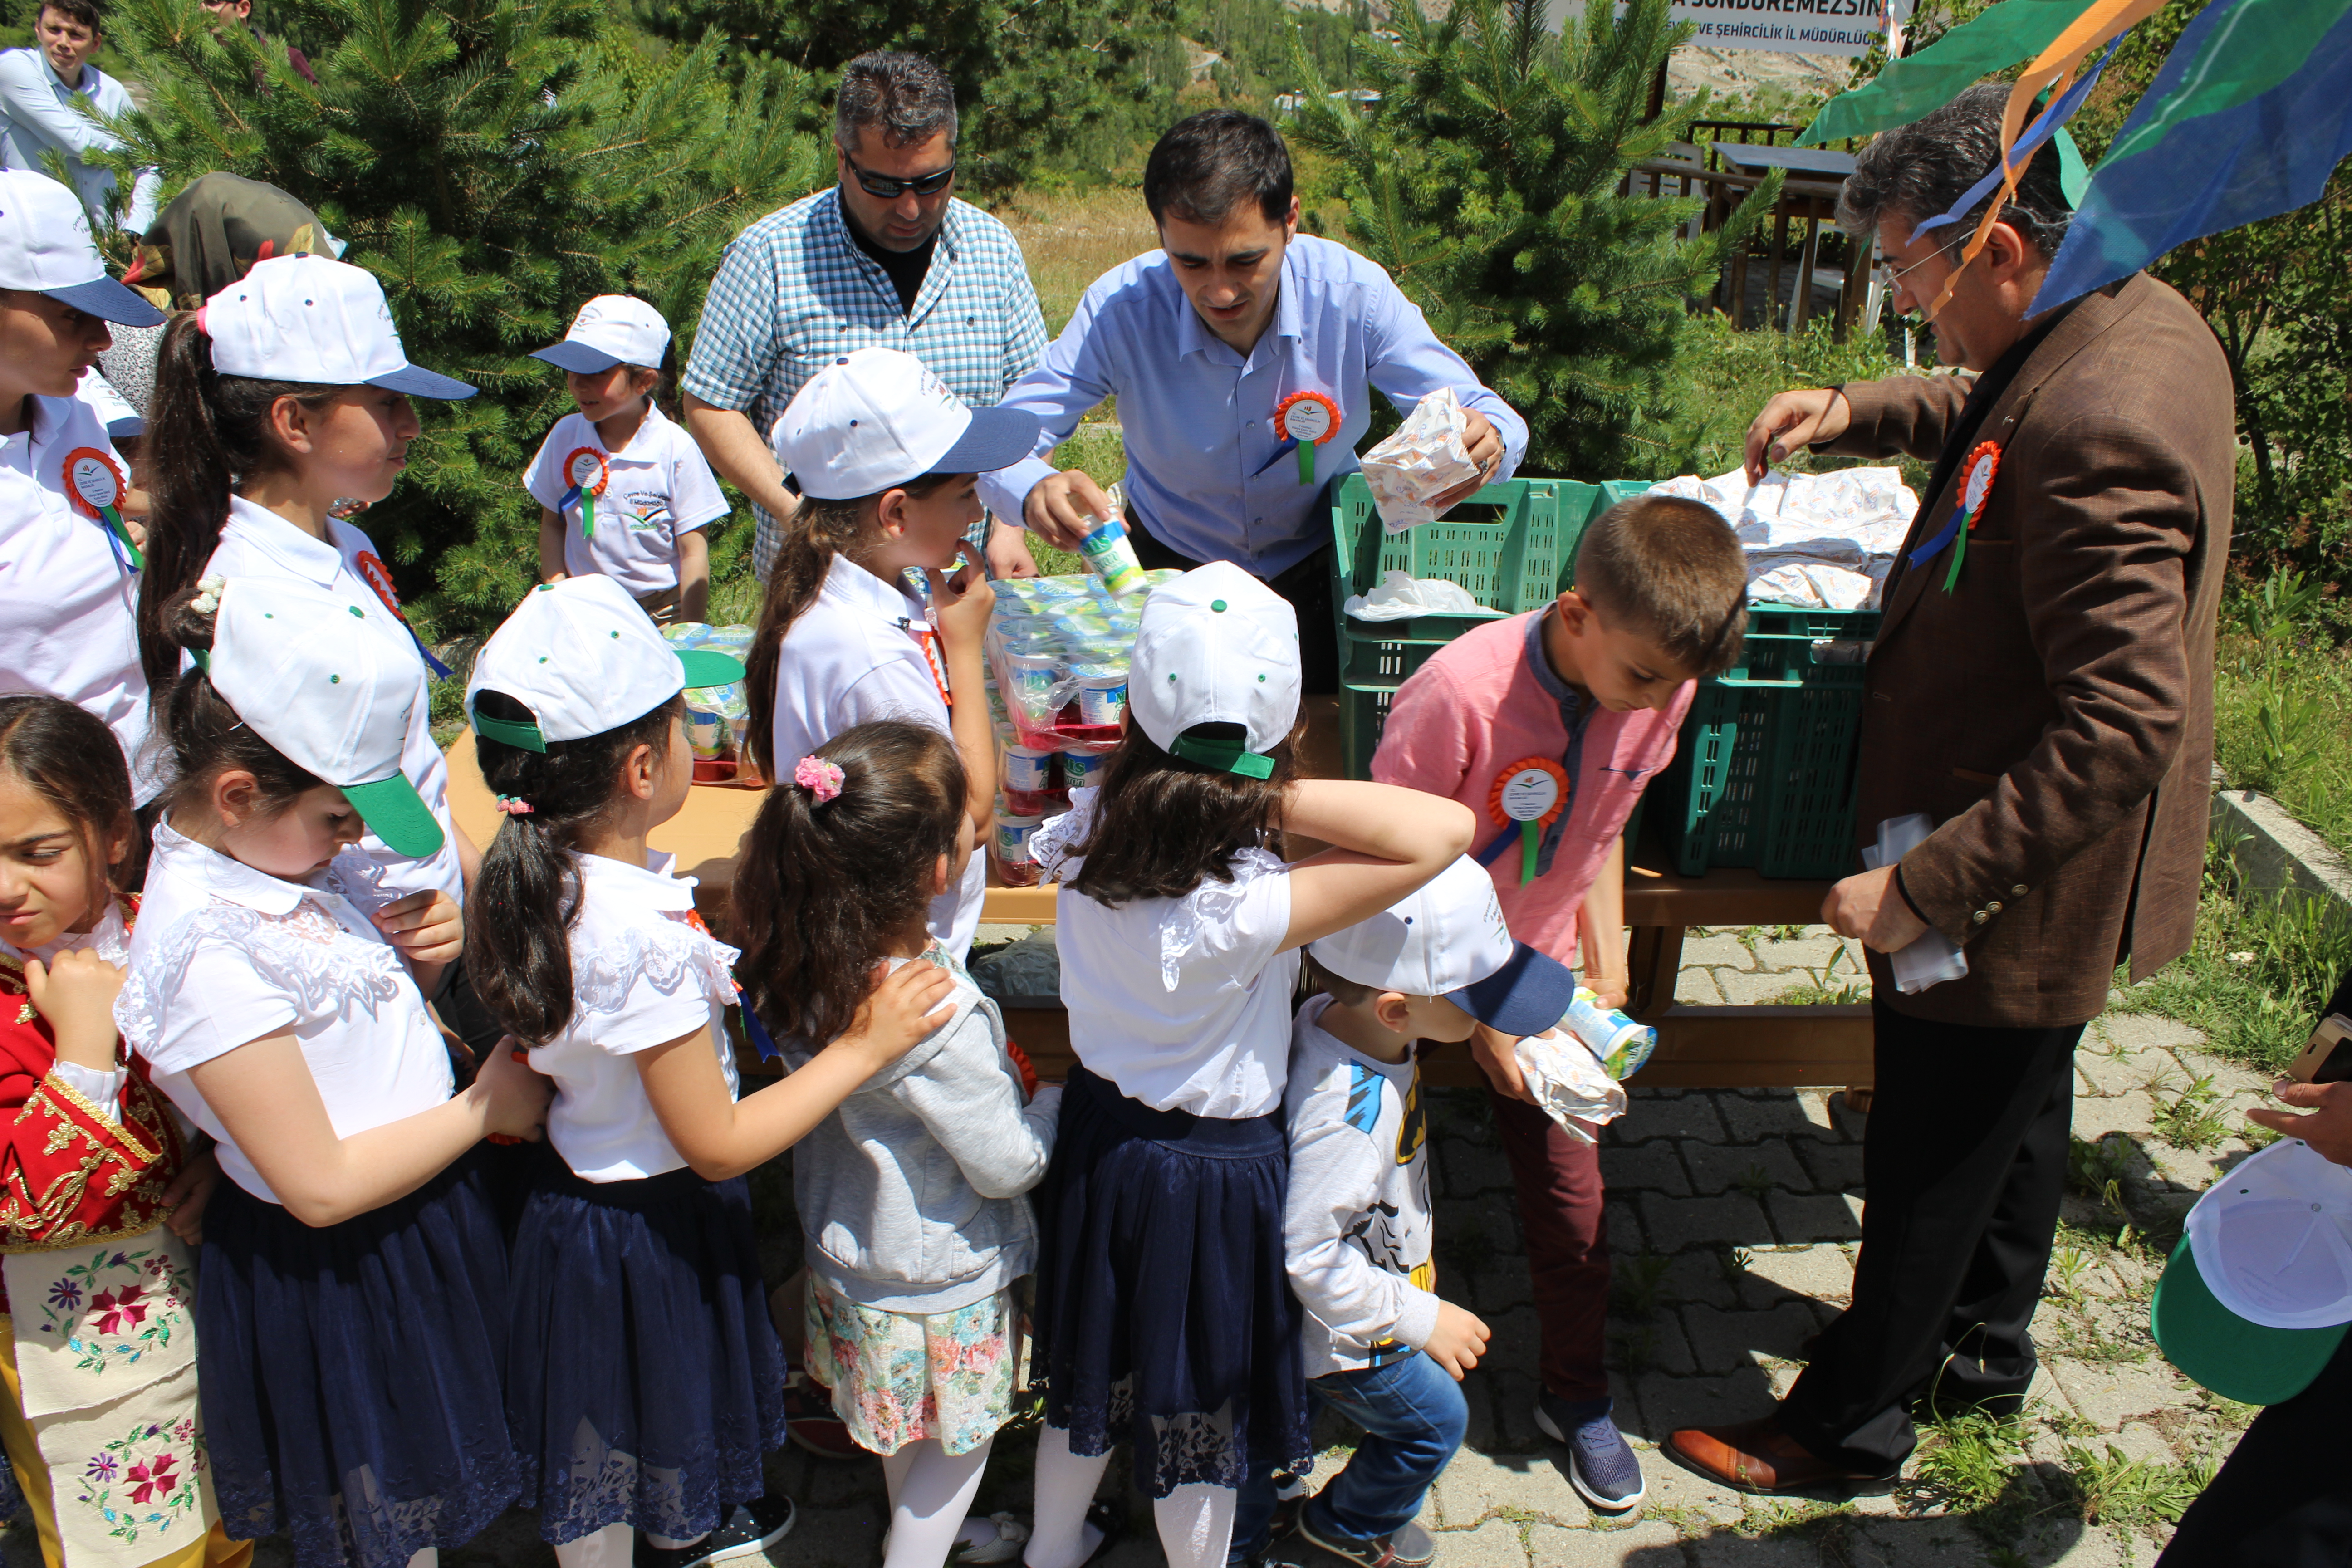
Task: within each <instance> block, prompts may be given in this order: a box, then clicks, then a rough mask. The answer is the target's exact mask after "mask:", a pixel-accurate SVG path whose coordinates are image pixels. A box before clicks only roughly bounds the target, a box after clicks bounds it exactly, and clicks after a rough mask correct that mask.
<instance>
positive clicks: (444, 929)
mask: <svg viewBox="0 0 2352 1568" xmlns="http://www.w3.org/2000/svg"><path fill="white" fill-rule="evenodd" d="M369 918H370V919H371V920H373V921H375V929H376V930H378V931H382V932H383V934H384V940H385V941H387V942H391V943H392V945H393V946H394V947H396V948H398V949H399V950H400V955H401V957H403V958H404V959H406V960H408V962H409V963H450V962H451V961H453V960H454V959H456V958H457V955H458V954H459V953H460V952H464V951H465V949H466V917H465V915H464V914H463V912H461V911H460V910H458V908H457V900H454V899H452V898H450V897H449V895H448V894H446V893H445V892H442V891H440V890H439V889H425V891H423V892H416V893H411V894H409V895H408V896H407V897H406V898H404V899H394V900H393V901H392V902H390V903H388V904H386V905H384V906H383V908H382V909H380V910H376V912H375V913H374V914H373V915H372V916H370V917H369Z"/></svg>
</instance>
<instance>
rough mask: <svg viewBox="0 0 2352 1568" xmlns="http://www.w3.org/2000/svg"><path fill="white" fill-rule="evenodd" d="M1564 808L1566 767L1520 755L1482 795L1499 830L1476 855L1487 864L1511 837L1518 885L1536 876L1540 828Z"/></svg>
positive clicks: (1566, 786)
mask: <svg viewBox="0 0 2352 1568" xmlns="http://www.w3.org/2000/svg"><path fill="white" fill-rule="evenodd" d="M1567 808H1568V770H1567V769H1565V768H1563V767H1561V766H1560V765H1559V763H1555V762H1553V761H1552V760H1551V759H1550V758H1549V757H1522V758H1520V759H1519V760H1518V761H1517V762H1516V763H1512V764H1511V765H1510V766H1509V767H1507V768H1505V769H1504V770H1503V771H1502V772H1501V773H1497V774H1496V777H1495V787H1494V789H1493V790H1492V791H1491V792H1489V793H1488V795H1487V796H1486V815H1487V816H1491V817H1493V818H1494V819H1495V826H1497V827H1500V828H1501V829H1502V830H1503V832H1502V834H1501V836H1500V837H1497V838H1496V839H1495V841H1494V842H1493V843H1491V844H1489V845H1487V846H1486V853H1484V854H1482V855H1480V856H1479V857H1478V863H1479V864H1480V865H1482V866H1491V865H1493V864H1494V863H1495V859H1496V857H1497V856H1499V855H1500V854H1502V852H1503V847H1504V846H1505V845H1507V844H1508V843H1510V841H1511V839H1512V838H1513V837H1517V839H1518V841H1519V885H1520V886H1521V887H1525V886H1526V885H1527V884H1528V883H1529V882H1532V881H1534V880H1535V879H1536V862H1537V858H1538V855H1539V854H1540V852H1541V850H1542V847H1543V834H1544V829H1545V828H1547V827H1549V826H1551V825H1552V824H1553V823H1555V822H1557V821H1559V814H1560V813H1561V812H1563V811H1565V810H1566V809H1567Z"/></svg>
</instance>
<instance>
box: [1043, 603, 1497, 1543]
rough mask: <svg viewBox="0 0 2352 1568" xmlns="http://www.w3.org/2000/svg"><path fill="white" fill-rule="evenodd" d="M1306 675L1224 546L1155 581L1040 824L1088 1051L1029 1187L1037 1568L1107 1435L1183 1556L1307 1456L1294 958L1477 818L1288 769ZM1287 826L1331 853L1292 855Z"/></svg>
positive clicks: (1437, 861)
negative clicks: (1122, 726)
mask: <svg viewBox="0 0 2352 1568" xmlns="http://www.w3.org/2000/svg"><path fill="white" fill-rule="evenodd" d="M1298 689H1299V665H1298V625H1297V616H1296V615H1295V614H1294V612H1293V611H1292V610H1291V608H1290V606H1289V605H1286V604H1285V603H1284V602H1283V601H1282V600H1281V599H1279V598H1277V597H1276V596H1275V595H1274V594H1273V592H1272V591H1271V590H1269V589H1268V588H1266V586H1265V584H1262V583H1260V582H1258V581H1257V580H1256V579H1255V578H1254V577H1252V576H1250V575H1249V574H1247V573H1245V572H1244V571H1242V570H1241V569H1240V568H1239V567H1237V566H1234V565H1232V564H1230V563H1213V564H1211V565H1207V566H1203V567H1201V568H1199V569H1198V570H1197V571H1193V572H1189V573H1187V574H1184V575H1183V576H1182V577H1181V578H1178V579H1177V580H1176V581H1174V582H1172V583H1170V584H1165V585H1164V586H1162V587H1160V588H1158V589H1156V590H1154V591H1153V593H1152V595H1151V598H1150V601H1149V603H1147V604H1146V605H1145V606H1144V610H1143V626H1142V631H1141V633H1140V635H1139V637H1138V638H1137V640H1136V647H1135V662H1134V667H1133V669H1132V672H1131V675H1130V679H1129V694H1130V695H1129V719H1130V720H1131V721H1132V723H1131V725H1130V727H1129V730H1128V731H1127V734H1126V736H1125V738H1124V739H1123V740H1121V742H1119V748H1118V751H1117V752H1113V753H1112V754H1111V758H1110V761H1109V763H1108V765H1107V767H1106V769H1105V774H1104V779H1103V783H1102V785H1101V787H1100V788H1098V789H1091V790H1088V789H1079V790H1074V791H1072V792H1071V802H1072V809H1071V811H1070V813H1069V815H1067V816H1062V817H1057V818H1055V820H1054V821H1052V822H1049V823H1047V824H1046V825H1045V827H1044V828H1043V829H1041V830H1040V832H1039V834H1038V843H1039V847H1040V848H1039V855H1038V858H1039V859H1040V861H1041V862H1043V863H1044V864H1045V868H1046V870H1047V872H1048V874H1050V875H1054V876H1056V877H1058V878H1059V879H1060V880H1061V883H1062V889H1061V892H1060V894H1059V896H1058V900H1057V902H1056V904H1055V917H1056V920H1057V921H1058V925H1057V927H1056V932H1057V935H1056V940H1057V942H1059V944H1060V948H1061V957H1062V997H1063V1000H1064V1001H1065V1002H1066V1003H1067V1004H1068V1005H1069V1009H1070V1041H1071V1044H1072V1046H1073V1047H1075V1048H1076V1051H1077V1055H1078V1060H1079V1062H1080V1063H1081V1065H1080V1067H1079V1068H1077V1069H1076V1071H1074V1072H1072V1073H1071V1075H1070V1082H1069V1088H1068V1090H1067V1092H1066V1094H1065V1095H1064V1096H1063V1100H1062V1119H1061V1126H1060V1129H1059V1131H1058V1134H1057V1140H1056V1142H1055V1147H1054V1160H1053V1163H1052V1165H1051V1167H1050V1168H1049V1169H1048V1171H1047V1173H1046V1176H1045V1183H1044V1184H1043V1185H1042V1186H1040V1187H1039V1188H1038V1189H1037V1192H1036V1194H1035V1195H1034V1196H1035V1204H1036V1209H1037V1218H1038V1224H1039V1228H1040V1230H1041V1232H1042V1233H1043V1245H1042V1247H1041V1254H1042V1256H1041V1259H1040V1263H1039V1267H1038V1271H1037V1290H1036V1305H1035V1310H1034V1334H1035V1344H1036V1349H1035V1352H1034V1362H1033V1364H1034V1367H1035V1368H1036V1369H1037V1371H1038V1373H1041V1374H1042V1375H1043V1377H1044V1380H1045V1385H1046V1393H1045V1423H1046V1426H1045V1434H1044V1436H1042V1437H1041V1438H1040V1439H1039V1442H1038V1445H1037V1504H1036V1523H1035V1529H1034V1533H1033V1534H1032V1535H1031V1537H1030V1542H1029V1550H1028V1553H1027V1562H1028V1564H1029V1568H1076V1564H1078V1563H1083V1562H1085V1561H1087V1559H1088V1558H1089V1557H1090V1556H1091V1555H1092V1554H1093V1553H1094V1552H1095V1550H1096V1548H1097V1546H1098V1545H1099V1544H1100V1533H1099V1526H1098V1525H1097V1524H1096V1523H1094V1522H1090V1521H1088V1519H1087V1513H1088V1507H1087V1505H1088V1502H1089V1501H1090V1500H1091V1499H1092V1498H1093V1496H1094V1491H1095V1487H1096V1484H1097V1481H1098V1480H1099V1479H1100V1477H1101V1475H1102V1470H1103V1466H1104V1464H1105V1463H1106V1462H1107V1460H1108V1458H1109V1455H1110V1450H1111V1448H1112V1446H1113V1445H1115V1444H1117V1443H1118V1442H1120V1441H1122V1440H1124V1441H1127V1442H1129V1443H1131V1444H1132V1445H1133V1447H1134V1455H1135V1477H1136V1481H1137V1484H1138V1485H1139V1486H1141V1487H1142V1488H1143V1489H1145V1490H1147V1491H1149V1492H1150V1494H1151V1496H1152V1498H1153V1499H1154V1512H1155V1515H1156V1518H1157V1522H1158V1524H1159V1527H1160V1544H1161V1546H1162V1547H1163V1548H1164V1549H1165V1550H1166V1552H1167V1554H1168V1561H1169V1562H1170V1563H1171V1564H1175V1565H1177V1568H1211V1565H1213V1564H1221V1563H1224V1562H1225V1560H1226V1556H1227V1552H1228V1548H1229V1547H1234V1548H1238V1549H1240V1550H1241V1551H1244V1552H1246V1551H1250V1550H1255V1548H1256V1547H1257V1546H1258V1545H1260V1544H1261V1543H1262V1539H1263V1536H1264V1534H1265V1528H1266V1525H1267V1522H1268V1521H1269V1519H1270V1517H1271V1514H1272V1500H1273V1494H1272V1489H1271V1488H1270V1486H1268V1485H1266V1481H1267V1478H1268V1477H1269V1475H1270V1473H1271V1471H1272V1469H1273V1468H1274V1467H1275V1466H1276V1465H1286V1466H1290V1467H1292V1468H1298V1469H1304V1468H1307V1462H1308V1458H1309V1454H1310V1444H1309V1441H1308V1435H1307V1427H1308V1424H1309V1419H1310V1415H1309V1411H1308V1408H1307V1385H1306V1382H1305V1377H1304V1374H1303V1372H1302V1369H1301V1365H1300V1359H1299V1345H1298V1329H1299V1318H1298V1311H1299V1309H1298V1304H1297V1300H1295V1299H1294V1298H1293V1297H1292V1296H1291V1293H1290V1287H1289V1283H1288V1278H1287V1275H1286V1271H1285V1268H1284V1259H1283V1241H1282V1218H1283V1200H1284V1195H1285V1185H1286V1176H1287V1173H1288V1169H1289V1155H1288V1150H1287V1146H1286V1142H1285V1140H1284V1135H1283V1130H1282V1126H1281V1121H1280V1116H1279V1112H1280V1110H1281V1107H1282V1089H1283V1082H1284V1078H1285V1068H1286V1064H1287V1062H1288V1059H1289V1054H1290V1033H1291V1030H1290V999H1291V993H1292V991H1293V989H1294V988H1295V986H1296V984H1297V976H1298V959H1297V950H1298V949H1299V948H1300V947H1302V946H1304V945H1305V944H1306V943H1307V942H1312V941H1314V940H1315V939H1316V938H1318V937H1320V936H1324V935H1328V933H1330V932H1332V931H1339V930H1340V929H1342V928H1344V927H1347V926H1351V925H1354V924H1355V923H1356V922H1357V921H1362V920H1367V919H1370V917H1371V916H1372V915H1375V914H1377V913H1379V912H1380V911H1381V910H1384V909H1386V908H1388V907H1389V906H1390V905H1391V904H1392V903H1394V902H1395V901H1396V900H1399V899H1401V898H1403V897H1404V896H1405V895H1406V894H1408V893H1410V892H1412V890H1413V889H1416V888H1418V887H1420V886H1421V885H1422V884H1423V882H1426V881H1428V880H1429V879H1431V878H1432V877H1434V876H1436V875H1437V873H1438V872H1439V871H1441V870H1443V869H1444V868H1445V867H1446V866H1447V865H1448V864H1450V863H1451V862H1452V861H1453V860H1454V858H1455V857H1456V856H1458V855H1460V854H1461V853H1462V852H1463V850H1464V849H1465V848H1466V847H1468V846H1469V843H1470V838H1471V833H1472V830H1473V826H1474V825H1473V823H1472V820H1471V817H1470V814H1469V812H1468V811H1467V810H1465V808H1463V807H1462V806H1459V805H1454V803H1452V802H1450V801H1443V800H1439V799H1437V798H1435V797H1433V796H1431V795H1423V794H1420V793H1418V792H1416V791H1412V790H1404V789H1394V788H1391V787H1389V786H1386V785H1382V784H1352V783H1336V782H1325V781H1314V782H1294V780H1293V779H1292V776H1291V771H1290V769H1291V762H1290V738H1291V731H1292V730H1293V729H1294V727H1295V726H1296V725H1297V718H1298ZM1284 831H1289V832H1294V833H1298V834H1301V835H1304V836H1307V837H1314V838H1318V839H1320V840H1322V841H1323V842H1324V843H1326V844H1328V845H1331V846H1332V848H1330V849H1328V850H1327V851H1325V852H1324V853H1323V854H1320V855H1318V856H1315V857H1313V858H1310V859H1307V860H1302V861H1300V862H1298V863H1297V864H1296V865H1290V866H1286V865H1285V864H1284V863H1283V862H1282V861H1281V860H1280V859H1279V858H1276V854H1275V853H1274V847H1275V846H1276V845H1277V844H1278V842H1279V840H1278V838H1277V837H1276V835H1277V834H1279V833H1281V832H1284ZM1244 1493H1247V1494H1248V1495H1249V1496H1250V1498H1251V1499H1252V1500H1253V1502H1254V1504H1255V1506H1253V1507H1252V1508H1251V1509H1250V1510H1249V1513H1248V1514H1247V1515H1246V1516H1242V1515H1240V1514H1239V1511H1238V1506H1237V1505H1238V1503H1239V1501H1240V1498H1241V1495H1242V1494H1244Z"/></svg>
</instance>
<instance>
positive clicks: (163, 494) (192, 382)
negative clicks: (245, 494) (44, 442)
mask: <svg viewBox="0 0 2352 1568" xmlns="http://www.w3.org/2000/svg"><path fill="white" fill-rule="evenodd" d="M342 390H343V389H342V388H341V387H339V386H338V387H320V386H314V385H311V384H309V383H305V382H292V381H256V380H254V379H252V378H251V377H249V376H242V375H222V374H219V373H218V372H216V371H215V370H214V369H213V341H212V339H211V338H210V337H209V336H207V335H206V334H205V329H204V324H203V321H202V319H201V317H200V315H198V314H194V313H192V314H188V315H183V316H181V317H179V318H177V319H176V320H174V321H173V322H172V324H171V325H170V326H169V327H167V328H166V329H165V330H164V332H163V344H162V346H161V347H160V348H159V349H158V350H157V351H156V366H155V399H154V406H153V407H152V409H151V410H150V412H149V416H148V420H147V436H146V449H145V452H144V454H143V458H142V462H141V464H140V468H141V470H142V472H143V473H145V474H146V475H147V476H148V480H149V482H148V489H147V493H148V496H149V499H150V508H149V510H148V514H147V549H146V557H147V563H146V566H145V569H144V570H142V572H141V573H140V574H139V664H140V668H142V669H143V670H145V671H146V675H147V684H148V686H149V687H150V688H151V689H153V690H156V691H162V690H164V689H167V688H169V687H170V686H171V684H172V681H173V678H174V677H175V676H177V675H178V673H179V670H180V650H181V647H182V645H181V644H179V643H177V642H175V641H174V640H173V637H172V633H171V628H170V626H169V625H168V624H167V621H168V617H167V616H166V614H165V606H166V605H169V604H170V603H171V602H172V600H173V598H174V597H175V596H177V595H180V594H181V593H182V592H183V591H184V590H186V589H188V588H190V587H192V586H194V584H195V581H196V579H197V578H199V577H201V576H203V575H204V571H205V563H207V562H209V561H211V560H212V557H213V552H214V551H215V550H216V549H218V548H219V546H220V536H221V530H222V528H223V527H225V526H226V524H227V522H228V498H229V492H230V490H231V489H233V488H234V487H235V486H236V485H237V484H238V483H240V482H242V481H244V480H247V479H251V478H252V477H253V476H254V475H256V474H258V473H260V472H262V471H263V470H264V469H266V468H271V467H274V466H276V465H277V464H278V463H279V462H280V461H281V460H282V454H280V452H279V451H278V448H277V447H276V445H275V444H274V443H273V442H272V441H271V439H270V437H269V410H270V407H271V405H274V404H275V403H276V402H277V401H278V399H279V398H281V397H291V398H294V399H295V400H297V401H298V402H299V403H300V404H301V405H302V406H303V407H305V408H309V409H313V410H315V409H320V408H323V407H325V406H326V405H328V404H329V403H331V402H332V401H333V400H334V399H335V398H336V396H338V395H340V394H341V392H342Z"/></svg>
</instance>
